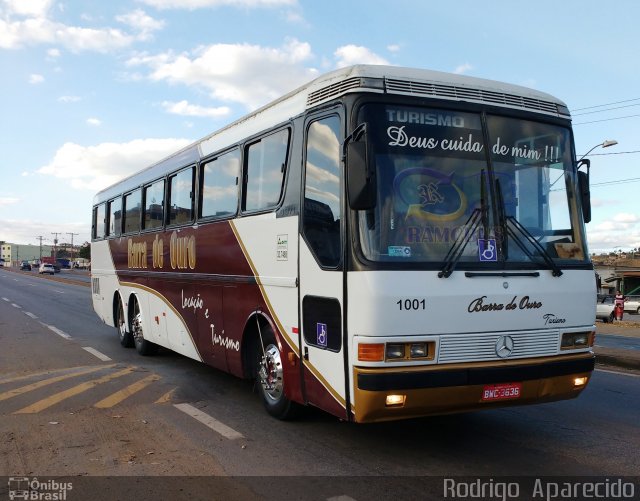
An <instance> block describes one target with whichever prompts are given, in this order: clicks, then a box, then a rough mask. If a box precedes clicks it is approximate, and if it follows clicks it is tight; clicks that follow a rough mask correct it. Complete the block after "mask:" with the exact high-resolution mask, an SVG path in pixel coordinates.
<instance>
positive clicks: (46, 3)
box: [3, 0, 53, 17]
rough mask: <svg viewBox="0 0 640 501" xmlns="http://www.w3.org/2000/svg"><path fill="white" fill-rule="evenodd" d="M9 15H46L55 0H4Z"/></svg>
mask: <svg viewBox="0 0 640 501" xmlns="http://www.w3.org/2000/svg"><path fill="white" fill-rule="evenodd" d="M3 3H4V4H5V7H6V9H7V11H8V12H7V13H8V14H9V15H12V14H14V15H19V16H34V17H44V16H45V14H46V13H47V12H48V11H49V9H50V8H51V4H52V3H53V0H4V2H3Z"/></svg>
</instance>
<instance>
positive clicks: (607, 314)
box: [596, 296, 616, 324]
mask: <svg viewBox="0 0 640 501" xmlns="http://www.w3.org/2000/svg"><path fill="white" fill-rule="evenodd" d="M614 306H615V303H614V298H613V296H598V303H597V304H596V319H597V320H602V321H603V322H604V323H605V324H606V323H610V322H613V321H614V320H615V318H616V314H615V312H614V311H613V309H614Z"/></svg>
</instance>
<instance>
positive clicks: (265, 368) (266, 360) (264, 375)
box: [258, 344, 284, 402]
mask: <svg viewBox="0 0 640 501" xmlns="http://www.w3.org/2000/svg"><path fill="white" fill-rule="evenodd" d="M258 379H259V381H260V384H261V385H262V390H263V392H264V394H265V395H266V396H267V398H269V399H270V400H272V401H274V402H275V401H278V400H279V399H280V398H281V397H282V389H283V386H284V384H283V381H282V360H281V358H280V352H279V351H278V347H277V346H274V345H272V344H270V345H269V346H267V347H266V348H265V350H264V355H263V356H262V358H261V360H260V370H259V371H258Z"/></svg>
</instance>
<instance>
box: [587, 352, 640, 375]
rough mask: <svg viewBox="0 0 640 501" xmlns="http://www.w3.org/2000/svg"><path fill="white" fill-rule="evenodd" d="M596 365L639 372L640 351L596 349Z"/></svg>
mask: <svg viewBox="0 0 640 501" xmlns="http://www.w3.org/2000/svg"><path fill="white" fill-rule="evenodd" d="M596 364H597V365H608V366H612V367H619V368H621V369H631V370H636V371H640V351H637V350H635V351H634V350H618V349H615V348H597V351H596Z"/></svg>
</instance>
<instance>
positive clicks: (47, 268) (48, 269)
mask: <svg viewBox="0 0 640 501" xmlns="http://www.w3.org/2000/svg"><path fill="white" fill-rule="evenodd" d="M55 272H56V269H55V268H54V267H53V265H52V264H49V263H42V264H41V265H40V269H39V270H38V273H40V274H42V273H49V274H50V275H53V274H55Z"/></svg>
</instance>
